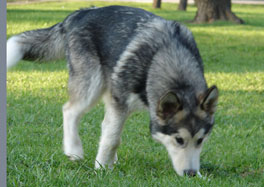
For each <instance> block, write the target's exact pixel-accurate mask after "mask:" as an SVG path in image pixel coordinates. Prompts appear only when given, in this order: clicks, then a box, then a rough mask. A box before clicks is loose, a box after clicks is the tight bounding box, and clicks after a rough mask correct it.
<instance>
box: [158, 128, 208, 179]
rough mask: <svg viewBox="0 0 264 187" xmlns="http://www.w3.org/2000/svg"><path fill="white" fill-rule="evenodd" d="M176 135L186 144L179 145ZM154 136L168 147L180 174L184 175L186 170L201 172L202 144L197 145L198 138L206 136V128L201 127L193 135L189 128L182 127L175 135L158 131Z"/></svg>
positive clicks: (176, 169)
mask: <svg viewBox="0 0 264 187" xmlns="http://www.w3.org/2000/svg"><path fill="white" fill-rule="evenodd" d="M176 137H180V138H182V139H183V140H184V144H183V145H179V144H178V143H177V142H176V139H175V138H176ZM153 138H154V139H155V140H157V141H159V142H160V143H162V144H163V145H164V146H165V147H166V149H167V150H168V153H169V155H170V158H171V160H172V164H173V167H174V169H175V171H176V172H177V173H178V175H180V176H183V175H184V171H186V170H194V171H196V172H199V171H198V170H199V168H200V153H201V150H202V146H201V145H199V146H197V140H198V139H199V138H204V129H200V130H199V132H197V133H196V134H195V135H194V136H193V137H192V136H191V134H190V133H189V131H188V130H187V129H185V128H181V129H179V133H176V134H174V135H166V134H162V133H156V134H154V135H153Z"/></svg>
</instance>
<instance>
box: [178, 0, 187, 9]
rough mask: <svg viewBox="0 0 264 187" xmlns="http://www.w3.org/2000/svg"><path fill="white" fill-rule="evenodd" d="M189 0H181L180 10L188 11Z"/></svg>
mask: <svg viewBox="0 0 264 187" xmlns="http://www.w3.org/2000/svg"><path fill="white" fill-rule="evenodd" d="M187 1H188V0H180V3H179V6H178V10H183V11H186V8H187Z"/></svg>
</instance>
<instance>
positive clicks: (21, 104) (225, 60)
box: [7, 1, 264, 186]
mask: <svg viewBox="0 0 264 187" xmlns="http://www.w3.org/2000/svg"><path fill="white" fill-rule="evenodd" d="M110 4H121V5H127V6H135V7H140V8H144V9H146V10H149V11H152V12H154V13H156V14H158V15H160V16H162V17H165V18H167V19H173V20H178V21H180V22H182V23H184V24H185V25H187V26H188V27H189V28H190V29H191V30H192V32H193V34H194V36H195V39H196V41H197V44H198V47H199V49H200V52H201V55H202V58H203V60H204V66H205V77H206V79H207V80H208V84H209V85H212V84H216V85H217V86H218V87H219V90H220V99H219V106H218V111H217V114H216V124H215V127H214V130H213V132H212V135H211V137H210V139H209V140H208V142H207V143H206V144H205V146H204V149H203V152H202V155H201V173H202V174H203V175H205V176H208V178H210V181H207V180H203V179H200V178H186V177H184V178H180V177H178V176H177V175H176V174H175V172H174V171H173V168H172V165H171V163H170V160H169V158H168V155H167V152H166V151H165V148H163V147H162V146H161V145H159V144H158V143H156V142H154V141H153V140H152V138H151V136H150V133H149V127H148V123H149V119H148V114H147V112H143V113H135V114H134V115H132V116H131V117H130V118H129V119H128V120H127V122H126V126H125V129H124V133H123V136H122V139H123V142H122V144H121V146H120V148H119V151H118V155H119V163H118V164H117V165H116V167H115V168H114V170H113V171H108V170H106V171H100V172H98V171H95V170H94V169H93V167H94V159H95V156H96V152H97V148H98V140H99V136H100V123H101V121H102V119H103V105H102V104H101V103H100V104H98V105H97V106H96V107H95V108H94V109H93V110H92V111H91V112H89V114H88V115H86V116H85V117H84V118H83V119H82V121H81V125H80V135H81V138H82V140H83V146H84V150H85V159H84V161H81V162H71V161H69V160H68V159H67V158H66V157H65V156H64V155H63V152H62V113H61V108H62V105H63V104H64V103H65V102H66V101H67V98H68V96H67V79H68V73H67V68H66V63H65V62H64V61H58V62H52V63H42V64H36V63H32V62H27V61H23V62H21V63H20V64H18V66H16V67H15V68H14V69H12V70H11V71H9V72H8V74H7V113H8V115H7V124H8V126H7V128H8V140H7V146H8V154H7V155H8V160H7V161H8V186H89V185H90V186H263V185H264V174H263V173H264V157H263V155H264V136H263V135H264V120H263V119H264V53H263V51H264V21H263V20H264V14H263V12H264V7H263V6H252V5H233V10H234V11H235V12H236V13H237V15H238V16H239V17H241V18H242V19H244V20H245V21H246V24H245V25H236V24H232V23H227V22H217V23H214V24H211V25H206V24H202V25H197V24H190V23H189V22H188V21H189V20H191V19H193V17H194V15H195V11H196V8H195V7H194V6H188V11H187V12H179V11H176V9H177V5H176V4H166V3H163V6H162V9H161V10H153V9H152V8H151V4H146V3H138V4H137V3H116V2H115V3H111V2H90V1H87V2H84V1H82V2H66V3H62V2H52V3H39V4H26V5H9V6H8V7H7V9H8V10H7V35H8V36H7V37H10V36H12V35H14V34H17V33H19V32H23V31H25V30H31V29H36V28H45V27H49V26H51V25H53V24H55V23H57V22H60V21H62V20H63V19H64V18H65V16H67V15H68V14H69V13H71V12H72V11H74V10H76V9H79V8H81V7H89V6H91V5H96V6H106V5H110Z"/></svg>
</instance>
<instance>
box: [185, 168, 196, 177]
mask: <svg viewBox="0 0 264 187" xmlns="http://www.w3.org/2000/svg"><path fill="white" fill-rule="evenodd" d="M183 173H184V175H187V176H189V177H194V176H196V174H197V171H195V170H192V169H190V170H184V171H183Z"/></svg>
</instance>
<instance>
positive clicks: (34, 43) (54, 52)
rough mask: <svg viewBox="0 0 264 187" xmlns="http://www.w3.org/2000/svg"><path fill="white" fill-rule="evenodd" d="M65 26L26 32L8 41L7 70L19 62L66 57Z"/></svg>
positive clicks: (60, 24) (60, 25) (58, 25)
mask: <svg viewBox="0 0 264 187" xmlns="http://www.w3.org/2000/svg"><path fill="white" fill-rule="evenodd" d="M63 41H64V40H63V24H62V23H58V24H56V25H54V26H52V27H50V28H46V29H38V30H32V31H26V32H23V33H21V34H18V35H15V36H12V37H11V38H10V39H8V41H7V49H6V52H7V54H6V55H7V56H6V60H7V69H9V68H10V67H12V66H14V65H16V64H17V63H18V62H19V60H21V59H23V60H31V61H50V60H56V59H61V58H63V57H64V55H65V52H64V42H63Z"/></svg>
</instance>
